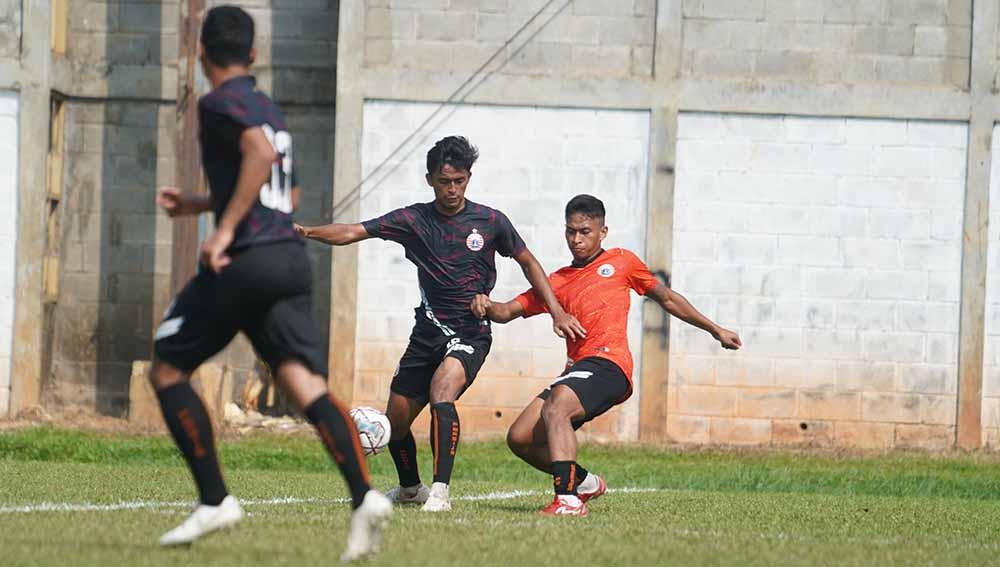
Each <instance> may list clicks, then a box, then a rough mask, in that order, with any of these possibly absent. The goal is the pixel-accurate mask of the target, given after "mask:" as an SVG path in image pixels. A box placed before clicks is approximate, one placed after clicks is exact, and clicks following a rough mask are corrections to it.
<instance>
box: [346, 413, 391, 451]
mask: <svg viewBox="0 0 1000 567" xmlns="http://www.w3.org/2000/svg"><path fill="white" fill-rule="evenodd" d="M351 418H352V419H353V420H354V425H357V426H358V435H360V437H361V449H362V450H364V452H365V455H377V454H378V453H379V451H381V450H382V449H385V447H386V445H388V444H389V434H390V433H391V431H392V428H391V427H390V426H389V418H388V417H386V416H385V414H384V413H382V412H380V411H379V410H377V409H375V408H370V407H365V406H362V407H357V408H354V409H352V410H351Z"/></svg>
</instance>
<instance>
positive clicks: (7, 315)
mask: <svg viewBox="0 0 1000 567" xmlns="http://www.w3.org/2000/svg"><path fill="white" fill-rule="evenodd" d="M17 172H18V95H17V93H14V92H7V91H0V195H3V198H2V199H0V415H6V413H7V410H8V408H9V407H10V386H11V376H10V373H11V350H12V346H13V332H12V328H13V324H14V269H15V262H16V260H17V254H16V252H17V186H18V181H17Z"/></svg>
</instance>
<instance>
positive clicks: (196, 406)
mask: <svg viewBox="0 0 1000 567" xmlns="http://www.w3.org/2000/svg"><path fill="white" fill-rule="evenodd" d="M156 397H157V398H158V399H159V400H160V409H161V410H163V419H164V420H165V421H166V422H167V429H169V430H170V435H171V436H173V438H174V442H175V443H177V448H178V449H180V450H181V453H182V454H183V455H184V460H185V461H187V464H188V468H190V469H191V474H192V476H194V482H195V484H197V485H198V495H199V498H200V499H201V502H202V503H203V504H208V505H209V506H218V505H219V504H221V503H222V500H223V499H225V497H226V496H227V495H228V492H226V483H225V482H223V480H222V471H221V470H219V460H218V457H217V456H216V454H215V439H214V437H213V435H212V421H211V420H210V419H209V417H208V412H207V411H206V410H205V404H203V403H202V401H201V398H199V397H198V394H196V393H195V392H194V389H193V388H191V384H189V383H187V382H183V383H181V384H176V385H174V386H170V387H168V388H164V389H163V390H159V391H158V392H156Z"/></svg>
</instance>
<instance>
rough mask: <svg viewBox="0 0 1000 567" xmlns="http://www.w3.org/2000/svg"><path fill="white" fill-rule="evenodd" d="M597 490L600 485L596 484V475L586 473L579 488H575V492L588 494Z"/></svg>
mask: <svg viewBox="0 0 1000 567" xmlns="http://www.w3.org/2000/svg"><path fill="white" fill-rule="evenodd" d="M598 488H600V483H599V482H597V475H596V474H593V473H588V474H587V476H586V477H584V479H583V480H581V481H580V484H579V486H577V488H576V491H577V492H583V493H588V492H594V491H595V490H597V489H598Z"/></svg>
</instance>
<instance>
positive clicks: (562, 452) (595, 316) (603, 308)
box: [471, 195, 742, 516]
mask: <svg viewBox="0 0 1000 567" xmlns="http://www.w3.org/2000/svg"><path fill="white" fill-rule="evenodd" d="M604 216H605V212H604V203H602V202H601V201H600V200H598V199H597V198H595V197H591V196H590V195H578V196H576V197H574V198H573V199H572V200H571V201H570V202H569V204H567V205H566V244H567V245H568V246H569V250H570V252H571V253H572V254H573V263H572V264H570V265H569V266H566V267H565V268H562V269H560V270H558V271H556V272H555V273H553V274H552V275H550V276H549V281H550V282H551V283H552V289H553V290H554V291H555V294H556V298H557V299H558V300H559V302H560V303H561V304H562V305H563V306H564V307H565V308H566V311H567V312H569V314H570V315H573V316H574V317H576V318H577V319H578V320H579V321H580V324H581V325H583V327H584V328H585V329H586V330H587V336H586V337H585V338H583V339H579V340H572V339H569V338H567V340H566V352H567V356H568V358H569V360H568V363H567V367H566V369H565V370H564V371H563V373H562V375H561V376H560V377H559V378H557V379H556V381H555V382H553V383H552V386H551V387H549V388H548V389H546V390H545V391H544V392H542V393H541V394H539V395H538V397H537V398H535V399H534V400H532V401H531V403H530V404H528V406H527V407H526V408H524V411H522V412H521V415H519V416H518V417H517V419H516V420H515V421H514V424H513V425H511V427H510V431H509V432H508V433H507V443H508V445H510V448H511V450H513V451H514V453H515V454H516V455H517V456H518V457H520V458H521V459H522V460H524V461H525V462H526V463H528V464H529V465H531V466H533V467H535V468H536V469H538V470H540V471H542V472H546V473H549V474H551V475H552V478H553V482H554V485H555V493H556V495H555V499H554V500H553V501H552V503H551V504H549V505H548V506H546V507H545V508H543V509H542V510H541V513H542V514H545V515H551V516H586V515H587V504H586V503H587V501H588V500H591V499H594V498H597V497H599V496H601V495H602V494H604V492H605V491H606V490H607V484H606V483H605V482H604V479H602V478H601V477H599V476H597V475H596V474H594V473H590V472H588V471H587V470H586V469H584V468H583V467H581V466H580V465H578V464H577V463H576V434H575V433H574V431H575V430H576V429H579V428H580V427H581V426H583V424H584V423H587V422H588V421H591V420H593V419H594V418H596V417H597V416H599V415H601V414H603V413H605V412H606V411H608V410H609V409H611V408H612V407H614V406H615V405H618V404H620V403H622V402H624V401H625V400H627V399H628V398H629V396H631V395H632V353H631V352H629V348H628V311H629V305H630V299H629V291H630V290H634V291H635V292H636V293H638V294H639V295H644V296H646V297H648V298H650V299H652V300H653V301H655V302H656V303H658V304H659V305H660V306H661V307H662V308H663V309H664V310H665V311H666V312H667V313H669V314H671V315H673V316H674V317H678V318H680V319H682V320H683V321H685V322H687V323H689V324H691V325H694V326H696V327H698V328H701V329H704V330H705V331H707V332H708V333H710V334H711V335H712V336H713V337H715V339H716V340H717V341H719V343H720V344H721V345H722V347H723V348H726V349H734V350H735V349H738V348H740V346H742V343H741V342H740V338H739V337H738V336H737V335H736V333H733V332H732V331H729V330H727V329H723V328H722V327H720V326H718V325H716V324H715V323H713V322H712V321H710V320H709V319H708V318H707V317H705V316H704V315H702V314H701V313H699V312H698V310H697V309H695V308H694V307H693V306H692V305H691V304H690V303H688V301H687V300H686V299H685V298H684V297H683V296H681V295H680V294H679V293H677V292H675V291H673V290H671V289H670V288H668V287H667V286H665V285H663V284H662V283H660V281H659V280H657V279H656V278H655V277H654V276H653V274H652V273H650V271H649V269H648V268H647V267H646V265H645V264H644V263H643V262H642V260H640V259H639V258H638V257H637V256H636V255H635V254H633V253H632V252H629V251H628V250H624V249H621V248H612V249H610V250H604V249H603V248H602V247H601V243H602V242H603V241H604V238H605V237H606V236H607V235H608V227H607V226H605V224H604ZM545 309H546V307H545V305H544V304H542V303H541V302H539V301H538V297H537V296H536V295H535V292H534V291H532V290H529V291H526V292H524V293H522V294H521V295H519V296H517V297H516V298H515V299H513V300H512V301H508V302H507V303H494V302H492V301H490V298H489V297H488V296H486V295H478V296H476V298H475V299H474V300H473V302H472V304H471V310H472V312H473V313H474V314H475V315H476V316H477V317H481V318H488V319H489V320H491V321H494V322H496V323H507V322H508V321H512V320H514V319H517V318H518V317H525V318H527V317H532V316H534V315H538V314H539V313H543V312H544V311H545Z"/></svg>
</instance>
